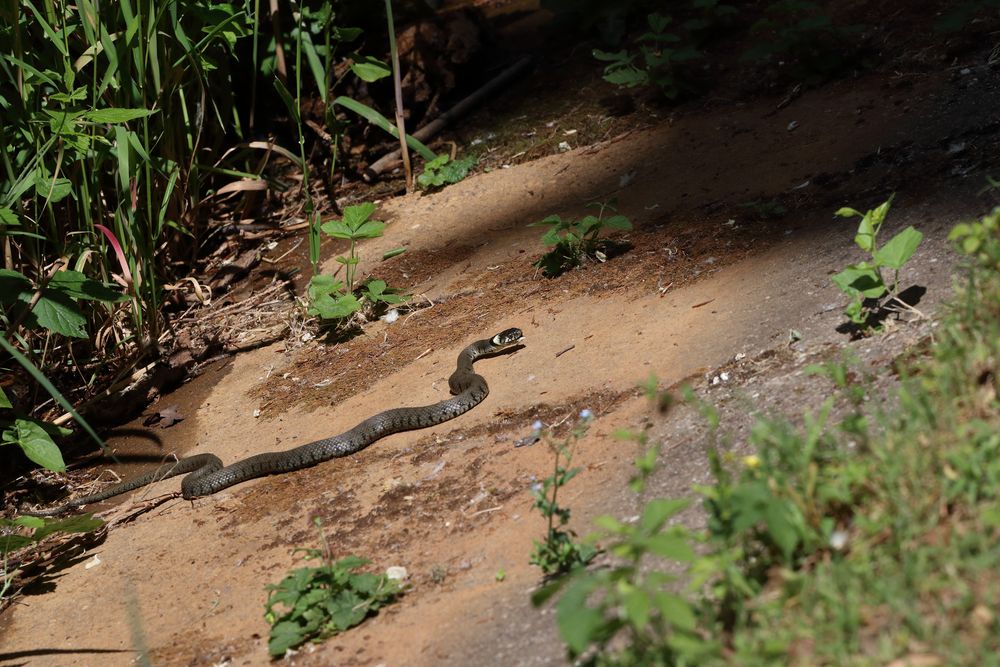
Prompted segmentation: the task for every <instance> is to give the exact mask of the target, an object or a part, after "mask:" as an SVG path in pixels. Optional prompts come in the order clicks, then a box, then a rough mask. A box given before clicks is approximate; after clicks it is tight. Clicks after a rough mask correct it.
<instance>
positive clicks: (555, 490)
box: [530, 410, 597, 577]
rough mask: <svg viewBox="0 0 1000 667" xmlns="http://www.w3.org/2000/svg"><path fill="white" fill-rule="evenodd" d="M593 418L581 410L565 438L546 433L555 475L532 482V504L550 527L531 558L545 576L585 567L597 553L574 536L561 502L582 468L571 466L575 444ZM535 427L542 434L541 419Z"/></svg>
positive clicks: (566, 508) (536, 542)
mask: <svg viewBox="0 0 1000 667" xmlns="http://www.w3.org/2000/svg"><path fill="white" fill-rule="evenodd" d="M592 419H593V413H592V412H591V411H590V410H583V411H582V412H580V421H579V422H578V423H577V425H576V426H575V427H574V428H573V431H572V432H571V434H570V437H569V438H567V439H566V440H564V441H561V442H557V441H555V440H554V439H553V438H552V437H551V433H548V434H546V435H545V440H546V441H547V443H548V445H549V449H550V450H551V451H552V454H553V456H554V457H555V461H554V464H553V471H552V475H550V476H549V477H546V478H545V479H544V480H542V481H540V482H537V483H535V484H534V485H532V488H531V495H532V496H533V497H534V499H535V500H534V502H533V503H532V505H531V507H532V509H537V510H538V511H539V513H540V514H541V515H542V516H544V517H545V518H546V520H547V522H548V528H547V530H546V531H545V539H544V540H542V541H538V540H536V541H535V548H534V549H533V550H532V552H531V561H530V562H531V564H532V565H537V566H538V567H540V568H541V570H542V572H543V573H544V574H545V576H546V577H554V576H558V575H563V574H566V573H567V572H571V571H573V570H575V569H576V568H579V567H583V566H584V565H586V564H587V563H589V562H590V561H591V560H593V558H594V556H596V555H597V549H595V548H594V547H593V546H592V545H590V544H586V543H582V542H577V541H576V540H575V539H574V538H575V537H576V533H574V532H573V531H572V530H570V529H569V528H568V527H567V524H568V523H569V519H570V509H569V508H568V507H563V506H561V505H559V504H558V498H559V489H560V488H562V487H563V486H566V484H568V483H569V481H570V480H571V479H573V478H574V477H575V476H576V475H577V473H579V472H580V468H570V467H569V466H570V464H571V463H572V461H573V445H574V444H575V443H576V441H577V440H579V439H580V438H582V437H583V435H584V434H585V433H586V432H587V428H588V427H589V426H590V422H591V420H592ZM532 428H533V429H534V431H535V433H536V434H537V435H538V436H542V429H543V428H544V425H543V424H542V422H540V421H536V422H535V423H534V424H533V425H532Z"/></svg>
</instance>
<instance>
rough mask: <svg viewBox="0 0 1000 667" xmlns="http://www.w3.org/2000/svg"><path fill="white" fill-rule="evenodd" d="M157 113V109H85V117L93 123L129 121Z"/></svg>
mask: <svg viewBox="0 0 1000 667" xmlns="http://www.w3.org/2000/svg"><path fill="white" fill-rule="evenodd" d="M154 113H157V110H155V109H93V110H91V111H85V112H84V113H83V117H84V118H85V119H86V120H89V121H90V122H92V123H127V122H128V121H130V120H135V119H136V118H145V117H146V116H152V115H153V114H154Z"/></svg>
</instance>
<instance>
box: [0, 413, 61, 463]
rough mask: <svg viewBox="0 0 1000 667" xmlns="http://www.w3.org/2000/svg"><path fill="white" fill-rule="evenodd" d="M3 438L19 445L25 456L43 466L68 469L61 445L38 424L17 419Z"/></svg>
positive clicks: (7, 441)
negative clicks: (57, 444) (60, 449)
mask: <svg viewBox="0 0 1000 667" xmlns="http://www.w3.org/2000/svg"><path fill="white" fill-rule="evenodd" d="M2 438H3V442H5V443H10V444H15V445H17V446H19V447H20V448H21V450H22V451H24V455H25V456H27V457H28V458H29V459H31V460H32V461H34V462H35V463H37V464H38V465H40V466H42V467H43V468H45V469H47V470H53V471H55V472H65V471H66V464H65V463H64V462H63V458H62V453H61V452H60V451H59V447H57V446H56V443H54V442H53V441H52V438H51V437H49V434H48V433H46V432H45V430H44V429H42V427H41V426H39V425H38V424H36V423H34V422H30V421H28V420H26V419H17V420H15V421H14V423H13V424H12V425H11V426H8V427H7V429H6V430H4V432H3V435H2Z"/></svg>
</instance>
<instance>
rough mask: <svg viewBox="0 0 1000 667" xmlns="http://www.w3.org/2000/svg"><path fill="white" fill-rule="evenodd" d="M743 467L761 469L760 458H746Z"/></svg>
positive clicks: (754, 455) (755, 456) (751, 456)
mask: <svg viewBox="0 0 1000 667" xmlns="http://www.w3.org/2000/svg"><path fill="white" fill-rule="evenodd" d="M743 465H745V466H746V467H748V468H757V467H760V457H758V456H757V455H756V454H751V455H750V456H744V457H743Z"/></svg>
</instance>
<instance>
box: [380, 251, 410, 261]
mask: <svg viewBox="0 0 1000 667" xmlns="http://www.w3.org/2000/svg"><path fill="white" fill-rule="evenodd" d="M404 252H406V248H393V249H392V250H386V251H385V252H384V253H382V261H385V260H387V259H392V258H393V257H396V256H397V255H402V254H403V253H404Z"/></svg>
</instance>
